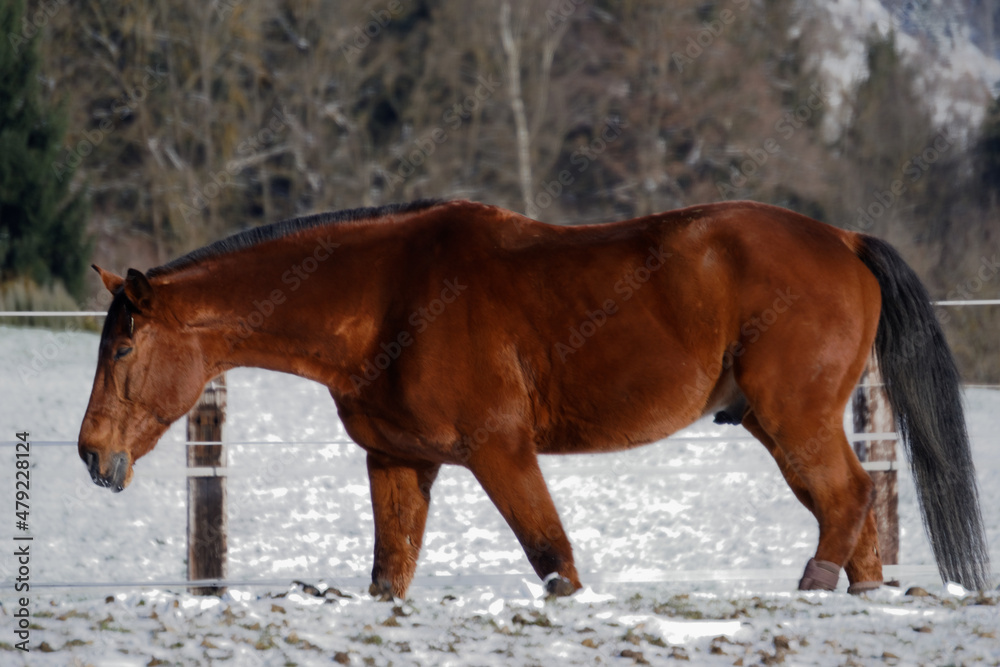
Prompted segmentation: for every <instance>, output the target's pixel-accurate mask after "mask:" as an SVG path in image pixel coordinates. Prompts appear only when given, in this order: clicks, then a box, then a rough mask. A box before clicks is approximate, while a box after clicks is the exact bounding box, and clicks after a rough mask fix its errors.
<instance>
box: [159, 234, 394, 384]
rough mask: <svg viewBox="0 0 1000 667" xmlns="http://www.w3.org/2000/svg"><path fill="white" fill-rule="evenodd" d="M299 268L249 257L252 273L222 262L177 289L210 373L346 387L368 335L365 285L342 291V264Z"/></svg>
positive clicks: (289, 256)
mask: <svg viewBox="0 0 1000 667" xmlns="http://www.w3.org/2000/svg"><path fill="white" fill-rule="evenodd" d="M324 252H325V251H321V252H320V256H321V257H322V256H323V253H324ZM308 256H312V255H308ZM313 259H316V258H315V257H313ZM302 260H303V258H302V256H301V253H300V252H298V253H297V252H283V253H276V255H275V256H274V257H269V258H267V259H265V260H263V261H261V260H260V259H259V258H256V257H255V258H253V261H254V262H255V264H254V265H253V266H252V267H251V266H250V265H249V264H248V262H249V261H250V258H249V257H242V258H241V257H238V256H235V257H225V258H220V259H218V260H213V262H212V264H213V265H212V266H209V267H207V268H208V271H206V272H203V273H202V274H201V275H200V276H199V277H197V278H195V279H194V280H192V281H190V282H189V283H188V284H185V285H180V284H178V285H177V287H178V288H179V289H178V290H177V292H178V293H179V294H180V295H182V296H181V300H184V299H186V300H187V301H188V303H187V304H185V307H186V308H187V309H188V311H189V312H191V313H193V314H194V315H195V317H196V318H197V322H196V323H195V324H194V327H195V328H197V329H198V330H199V332H200V334H201V335H202V336H203V341H204V344H203V348H204V350H205V355H206V362H207V364H208V365H209V367H210V368H209V372H215V371H221V370H225V369H227V368H236V367H241V366H247V367H255V368H264V369H267V370H274V371H280V372H284V373H292V374H294V375H299V376H302V377H306V378H309V379H311V380H316V381H318V382H321V383H322V384H325V385H327V386H329V387H331V388H336V387H339V386H341V385H343V386H344V387H345V388H346V387H350V383H349V380H348V378H349V374H348V373H347V369H348V368H349V367H350V365H351V364H352V363H353V362H354V361H355V358H356V357H360V355H361V354H363V351H364V350H365V349H367V347H366V346H367V345H368V344H369V343H370V340H369V339H370V338H372V337H373V336H374V335H375V328H376V321H377V319H376V316H375V314H374V313H372V312H369V311H370V310H371V308H370V305H371V304H372V299H370V298H367V295H366V294H365V290H366V289H368V287H369V285H370V281H357V280H351V281H350V284H351V288H350V289H346V284H347V282H348V281H347V280H346V277H347V276H348V275H350V273H349V272H350V271H351V268H350V266H349V263H348V262H347V261H337V262H326V261H319V260H317V261H316V262H315V263H313V262H303V261H302ZM351 263H353V262H351ZM362 303H365V304H367V305H368V306H369V308H368V309H367V310H366V309H365V308H362V307H361V306H360V304H362ZM180 319H183V317H181V318H180Z"/></svg>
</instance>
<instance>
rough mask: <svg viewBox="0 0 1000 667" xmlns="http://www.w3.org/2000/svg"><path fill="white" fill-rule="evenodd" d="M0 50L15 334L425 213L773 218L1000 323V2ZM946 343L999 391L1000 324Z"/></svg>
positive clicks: (404, 25) (556, 218) (443, 25)
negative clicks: (212, 266) (731, 208)
mask: <svg viewBox="0 0 1000 667" xmlns="http://www.w3.org/2000/svg"><path fill="white" fill-rule="evenodd" d="M879 17H881V18H879ZM0 29H2V33H3V35H2V44H0V262H2V264H0V271H2V274H0V281H2V287H0V295H2V297H3V304H2V305H3V306H5V307H6V308H36V309H41V308H56V309H63V308H70V309H74V308H78V307H80V308H92V307H95V304H96V305H97V307H100V305H99V304H100V301H99V300H98V298H99V297H98V295H99V294H100V290H99V289H98V287H99V281H98V280H96V279H94V278H93V277H92V276H91V275H89V270H88V269H87V268H86V267H88V265H89V264H90V262H91V261H98V262H100V263H101V264H102V265H105V266H106V267H107V268H111V269H115V270H117V271H119V272H122V271H124V269H125V268H127V267H129V266H135V267H137V268H140V269H146V268H148V267H150V266H154V265H157V264H160V263H163V262H165V261H167V260H168V259H170V258H172V257H174V256H176V255H178V254H180V253H183V252H186V251H188V250H191V249H192V248H195V247H197V246H200V245H203V244H205V243H207V242H210V241H212V240H215V239H218V238H220V237H222V236H224V235H226V234H229V233H232V232H235V231H238V230H241V229H245V228H247V227H251V226H255V225H259V224H264V223H267V222H273V221H277V220H280V219H282V218H287V217H292V216H297V215H301V214H305V213H309V212H315V211H320V210H329V209H339V208H353V207H357V206H365V205H377V204H383V203H389V202H395V201H406V200H410V199H414V198H417V197H438V198H457V197H464V198H470V199H475V200H480V201H484V202H488V203H493V204H497V205H500V206H505V207H509V208H512V209H515V210H518V211H521V212H524V213H527V214H528V215H531V216H534V217H537V218H539V219H542V220H545V221H548V222H553V223H562V224H577V223H586V222H596V221H608V220H614V219H621V218H626V217H631V216H638V215H644V214H648V213H653V212H657V211H662V210H667V209H671V208H677V207H680V206H685V205H689V204H695V203H701V202H709V201H718V200H722V199H742V198H747V199H755V200H758V201H763V202H770V203H774V204H778V205H781V206H786V207H789V208H792V209H795V210H797V211H800V212H803V213H805V214H807V215H810V216H813V217H815V218H818V219H820V220H823V221H825V222H829V223H831V224H834V225H838V226H841V227H847V228H851V229H856V230H860V231H865V232H868V233H872V234H875V235H877V236H880V237H882V238H885V239H887V240H889V241H890V242H891V243H893V244H895V245H896V246H897V247H898V248H899V249H900V251H901V252H902V253H903V254H904V256H905V257H906V258H907V260H908V261H909V262H910V263H911V264H912V265H913V266H914V268H916V270H917V271H918V272H919V273H920V274H921V276H922V277H923V279H924V280H925V282H926V284H927V285H928V287H929V289H930V291H931V293H932V296H934V297H935V298H951V299H963V298H997V297H998V296H1000V275H998V272H1000V268H998V267H997V259H998V253H1000V98H998V97H997V92H998V90H1000V88H998V83H1000V74H997V75H996V78H995V79H993V80H991V79H990V76H991V75H990V72H997V71H998V70H997V69H996V68H997V67H998V66H1000V64H998V63H997V61H996V60H995V58H996V57H997V56H998V55H1000V2H998V1H997V0H956V1H955V2H948V3H945V2H943V1H939V2H935V1H934V0H927V1H926V2H921V3H913V2H904V1H902V0H900V1H893V0H882V2H879V1H878V0H840V1H839V2H833V3H825V2H820V1H819V0H813V1H807V0H799V1H794V0H716V1H711V0H676V1H673V2H654V1H651V0H551V1H549V0H535V1H526V0H510V1H509V2H497V1H491V0H461V1H459V0H375V1H374V2H357V3H354V2H352V3H347V2H333V1H330V0H305V1H302V2H288V1H285V0H261V1H259V2H250V1H249V0H213V1H206V0H132V1H119V0H115V1H111V0H91V1H90V2H87V3H67V2H65V0H42V1H39V2H36V1H32V2H27V3H26V6H25V3H24V2H23V0H4V3H3V7H2V8H0ZM984 54H985V55H984ZM991 58H992V59H991ZM990 68H993V69H990ZM947 320H948V321H947V328H948V333H949V337H950V339H951V341H952V343H953V347H954V349H955V351H956V354H957V355H958V357H959V361H960V364H961V367H962V370H963V373H964V375H965V378H966V379H967V380H968V381H972V382H992V383H996V382H998V381H1000V308H997V307H979V308H965V309H949V310H948V311H947Z"/></svg>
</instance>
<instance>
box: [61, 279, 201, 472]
mask: <svg viewBox="0 0 1000 667" xmlns="http://www.w3.org/2000/svg"><path fill="white" fill-rule="evenodd" d="M94 269H95V270H96V271H97V272H98V273H100V274H101V280H103V281H104V286H105V287H107V288H108V290H109V291H110V292H111V294H112V295H114V298H113V299H112V301H111V307H110V309H109V310H108V316H107V319H106V320H105V322H104V331H103V332H102V333H101V346H100V351H99V353H98V358H97V373H96V375H95V377H94V388H93V391H92V392H91V394H90V404H89V405H88V406H87V414H86V415H84V418H83V425H82V426H81V427H80V439H79V452H80V458H82V459H83V462H84V463H86V464H87V468H88V469H89V470H90V476H91V478H92V479H93V480H94V483H95V484H97V485H99V486H105V487H110V488H111V489H112V490H114V491H116V492H117V491H121V490H122V489H124V488H125V487H126V486H128V484H129V482H131V481H132V465H133V464H134V463H135V461H137V460H138V459H139V458H140V457H142V456H143V455H145V454H146V453H147V452H149V451H150V450H151V449H153V446H154V445H156V442H157V441H158V440H159V438H160V436H161V435H163V433H164V431H166V430H167V427H169V426H170V424H172V423H173V422H174V421H176V420H177V419H179V418H180V417H181V416H183V415H184V414H185V413H186V412H187V411H188V410H189V409H190V408H191V407H192V406H193V405H194V404H195V402H196V401H197V400H198V396H199V395H200V394H201V390H202V388H203V387H204V386H205V382H206V381H207V379H208V378H207V377H206V369H205V360H204V357H203V355H202V350H201V347H200V343H199V340H198V336H196V335H195V334H193V333H190V332H185V331H184V327H183V326H182V325H181V324H180V322H178V320H177V319H176V317H175V316H174V313H173V311H172V309H171V308H170V307H169V306H168V305H167V304H165V303H164V302H163V301H164V299H162V298H158V297H160V296H162V295H158V294H157V292H156V291H155V290H154V288H153V285H152V284H151V283H150V282H149V280H148V279H147V278H146V276H145V275H143V274H142V273H140V272H139V271H136V270H135V269H129V271H128V274H127V275H126V277H125V278H122V277H121V276H117V275H115V274H113V273H109V272H107V271H104V270H102V269H100V268H98V267H96V266H95V267H94Z"/></svg>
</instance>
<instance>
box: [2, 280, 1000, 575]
mask: <svg viewBox="0 0 1000 667" xmlns="http://www.w3.org/2000/svg"><path fill="white" fill-rule="evenodd" d="M933 305H935V306H947V307H966V306H997V305H1000V299H981V300H964V301H937V302H933ZM106 315H107V313H106V312H104V311H0V318H4V317H12V318H19V317H22V318H27V317H104V316H106ZM965 386H966V387H967V388H985V389H996V388H1000V384H968V385H965ZM847 437H848V440H849V441H850V442H871V441H882V440H897V439H898V436H897V434H896V433H892V432H882V433H849V434H847ZM972 437H985V436H983V435H976V434H973V436H972ZM665 441H666V442H673V443H697V444H715V445H720V446H724V445H734V444H747V443H756V442H757V440H756V439H755V438H752V437H729V436H671V437H669V438H666V439H665ZM16 444H17V441H10V440H4V441H0V447H2V448H5V447H13V446H15V445H16ZM31 444H32V446H34V447H54V448H58V447H76V446H77V443H76V441H72V440H33V441H32V443H31ZM218 444H220V443H217V442H199V441H164V442H162V443H160V446H161V447H162V446H164V445H166V446H168V447H185V448H186V447H190V446H198V445H218ZM221 444H223V445H227V446H248V447H258V446H259V447H263V446H266V447H296V446H317V447H322V446H329V445H344V444H349V443H347V442H345V441H343V440H281V441H270V440H236V441H229V440H225V441H223V442H222V443H221ZM862 467H863V468H865V469H866V470H868V471H870V472H885V471H897V470H904V471H905V470H906V469H907V468H906V466H905V464H903V463H901V462H899V461H864V462H862ZM264 469H265V468H264V467H262V466H253V465H249V464H246V463H243V464H241V466H240V467H238V468H235V467H228V466H223V467H216V466H211V467H182V466H174V467H161V468H160V469H159V470H157V471H156V473H155V476H156V477H157V478H166V479H174V478H185V477H252V476H254V475H258V474H260V472H261V470H264ZM605 470H606V467H605V466H601V465H598V464H590V465H581V466H575V467H564V468H561V469H560V473H561V474H565V475H570V474H581V473H584V474H601V473H602V471H605ZM644 470H645V471H649V472H659V473H668V474H729V473H760V472H773V471H774V469H773V466H760V467H758V468H748V467H747V466H745V465H743V466H739V467H732V466H725V465H700V466H673V465H662V466H654V467H653V468H648V467H647V468H644ZM282 474H287V475H296V476H298V477H305V476H314V477H321V476H329V475H335V474H336V471H331V472H329V473H324V472H321V471H318V470H317V469H316V468H315V467H312V466H302V467H300V468H288V467H284V468H283V469H282ZM884 571H885V577H886V580H889V579H892V578H896V579H899V578H902V577H913V576H916V577H927V576H933V575H934V574H935V573H936V572H937V569H936V568H935V567H933V566H924V565H886V566H884ZM800 576H801V569H800V568H798V567H796V568H768V569H759V568H758V569H705V570H636V571H630V572H621V573H607V572H590V573H586V579H587V581H588V582H592V583H598V584H605V583H657V582H699V581H715V582H718V581H755V580H756V581H764V580H768V581H791V580H796V579H798V578H799V577H800ZM294 580H295V578H294V577H289V578H281V579H273V578H266V579H264V578H262V579H198V580H177V579H173V580H162V581H108V582H92V581H91V582H39V581H33V582H32V584H31V585H32V586H33V587H35V588H38V589H96V590H103V589H129V588H140V589H190V588H192V587H225V588H252V587H266V588H275V587H288V586H289V585H291V584H292V583H293V582H294ZM533 580H534V575H533V574H529V573H524V574H482V575H433V576H420V575H418V576H417V577H415V579H414V581H413V585H414V586H433V587H448V586H476V585H485V586H498V585H500V586H510V585H517V584H520V583H522V582H529V581H533ZM334 583H336V584H337V585H338V586H350V587H352V588H364V587H365V586H367V583H368V579H367V578H365V577H350V576H347V577H342V576H341V577H335V578H334ZM8 586H10V587H12V586H13V582H0V587H3V588H6V587H8Z"/></svg>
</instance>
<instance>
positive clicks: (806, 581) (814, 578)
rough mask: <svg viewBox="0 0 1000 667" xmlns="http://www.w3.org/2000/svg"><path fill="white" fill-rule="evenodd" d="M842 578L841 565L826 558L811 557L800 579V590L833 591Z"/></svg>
mask: <svg viewBox="0 0 1000 667" xmlns="http://www.w3.org/2000/svg"><path fill="white" fill-rule="evenodd" d="M839 580H840V566H839V565H837V564H836V563H831V562H830V561H826V560H816V559H815V558H810V559H809V562H808V563H806V571H805V572H804V573H803V574H802V579H801V580H800V581H799V590H800V591H832V590H836V588H837V582H838V581H839Z"/></svg>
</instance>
